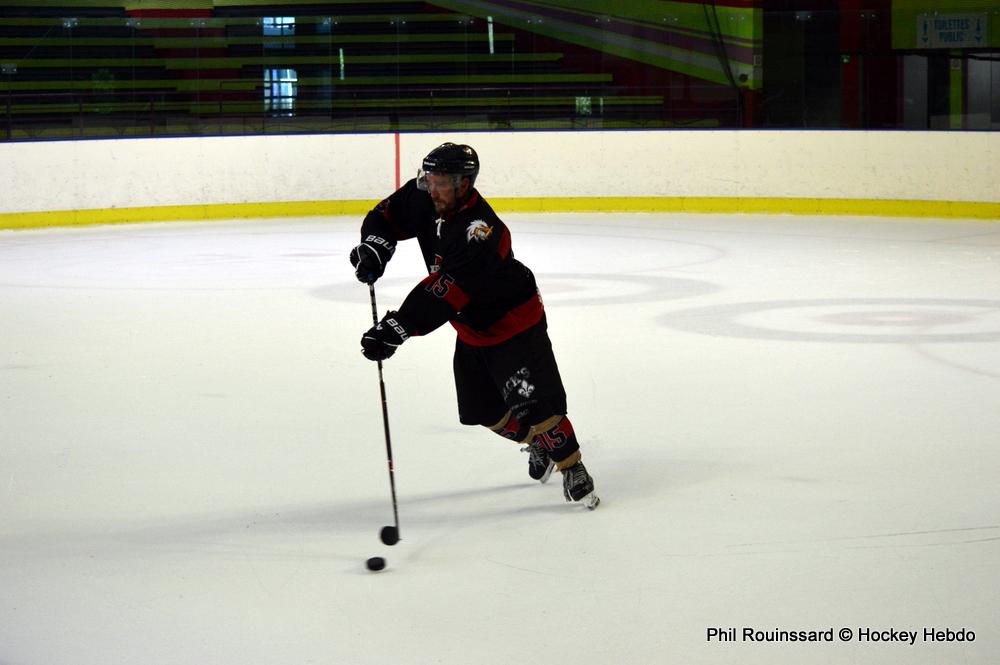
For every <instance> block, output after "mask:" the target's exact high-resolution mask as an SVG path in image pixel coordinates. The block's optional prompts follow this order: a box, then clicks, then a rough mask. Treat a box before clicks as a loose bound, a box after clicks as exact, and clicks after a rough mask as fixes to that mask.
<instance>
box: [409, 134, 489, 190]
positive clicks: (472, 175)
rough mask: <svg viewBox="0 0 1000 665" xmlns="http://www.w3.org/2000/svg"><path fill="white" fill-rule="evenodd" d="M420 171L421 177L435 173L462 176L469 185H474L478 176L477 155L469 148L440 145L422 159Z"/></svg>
mask: <svg viewBox="0 0 1000 665" xmlns="http://www.w3.org/2000/svg"><path fill="white" fill-rule="evenodd" d="M420 170H421V175H422V174H423V173H437V174H441V175H457V176H463V177H466V178H468V179H469V184H470V185H474V184H475V182H476V176H477V175H479V155H477V154H476V151H475V150H473V149H472V147H471V146H467V145H458V144H455V143H442V144H441V145H439V146H438V147H436V148H434V149H433V150H431V151H430V152H429V153H428V154H427V156H426V157H424V162H423V165H422V167H421V169H420Z"/></svg>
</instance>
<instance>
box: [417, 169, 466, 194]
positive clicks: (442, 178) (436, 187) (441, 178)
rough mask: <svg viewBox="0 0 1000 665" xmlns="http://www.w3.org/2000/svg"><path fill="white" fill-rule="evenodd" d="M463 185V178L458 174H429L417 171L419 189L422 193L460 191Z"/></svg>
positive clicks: (421, 170)
mask: <svg viewBox="0 0 1000 665" xmlns="http://www.w3.org/2000/svg"><path fill="white" fill-rule="evenodd" d="M428 176H430V177H428ZM461 184H462V176H461V175H459V174H457V173H433V172H431V173H427V172H425V171H424V170H423V169H417V189H420V190H422V191H425V192H431V191H437V192H440V191H443V190H446V189H458V188H459V186H460V185H461Z"/></svg>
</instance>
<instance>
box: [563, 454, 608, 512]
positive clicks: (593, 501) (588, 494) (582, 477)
mask: <svg viewBox="0 0 1000 665" xmlns="http://www.w3.org/2000/svg"><path fill="white" fill-rule="evenodd" d="M562 474H563V495H564V496H565V497H566V500H567V501H576V502H579V503H582V504H583V505H585V506H586V507H587V508H588V509H590V510H593V509H594V508H597V506H598V504H600V503H601V498H600V497H599V496H597V495H596V494H595V493H594V479H593V478H591V477H590V474H589V473H587V467H585V466H584V465H583V462H577V463H576V464H574V465H573V466H571V467H569V468H566V469H563V471H562Z"/></svg>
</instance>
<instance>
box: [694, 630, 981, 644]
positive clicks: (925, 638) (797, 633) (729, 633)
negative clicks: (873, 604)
mask: <svg viewBox="0 0 1000 665" xmlns="http://www.w3.org/2000/svg"><path fill="white" fill-rule="evenodd" d="M705 641H707V642H717V643H728V644H733V643H746V644H752V643H760V644H766V643H775V642H787V643H795V642H804V643H810V642H854V643H862V644H896V645H903V646H914V645H916V644H918V643H928V644H930V643H938V644H949V643H953V644H968V643H970V642H975V641H976V633H975V631H973V630H969V629H968V628H952V627H946V628H940V627H921V628H874V627H868V626H858V627H850V628H848V627H843V628H826V629H820V630H815V629H814V630H781V629H777V628H771V629H761V628H748V627H746V626H743V627H740V628H736V627H732V626H730V627H725V628H723V627H718V626H713V627H710V628H707V629H706V630H705Z"/></svg>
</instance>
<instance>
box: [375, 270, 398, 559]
mask: <svg viewBox="0 0 1000 665" xmlns="http://www.w3.org/2000/svg"><path fill="white" fill-rule="evenodd" d="M368 293H369V294H370V295H371V297H372V323H373V325H376V326H377V325H378V308H377V307H376V306H375V283H374V282H372V283H371V284H369V285H368ZM378 387H379V391H381V393H382V424H383V425H384V426H385V456H386V459H387V460H388V462H389V488H390V489H391V490H392V517H393V520H395V526H384V527H382V531H380V532H379V538H381V539H382V542H383V543H385V544H386V545H395V544H396V543H398V542H399V510H398V508H397V507H396V474H395V469H394V467H393V464H392V440H391V439H390V437H389V406H388V404H387V402H386V399H385V381H384V380H383V379H382V361H381V360H379V361H378Z"/></svg>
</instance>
